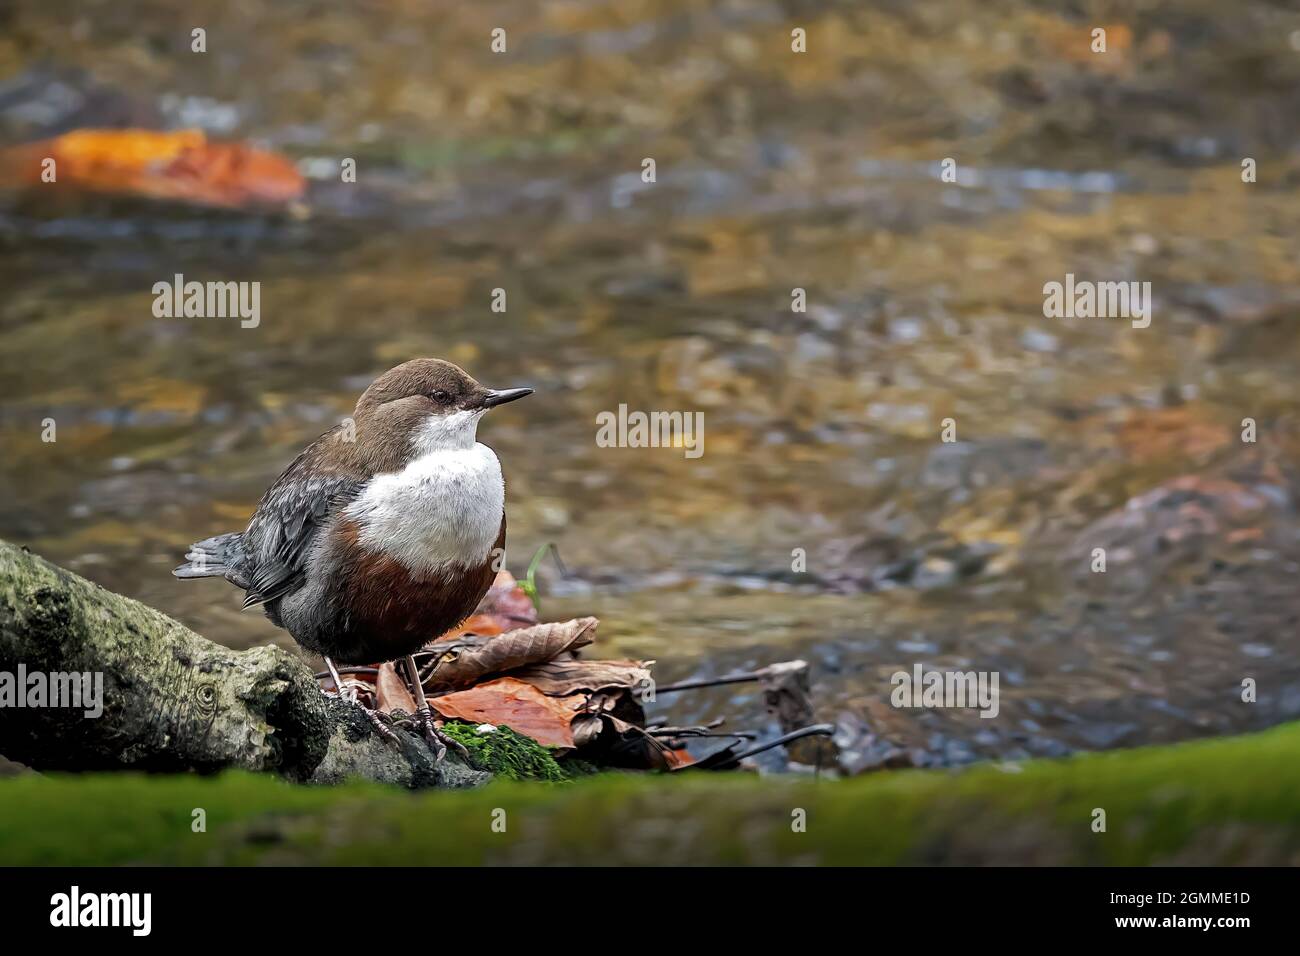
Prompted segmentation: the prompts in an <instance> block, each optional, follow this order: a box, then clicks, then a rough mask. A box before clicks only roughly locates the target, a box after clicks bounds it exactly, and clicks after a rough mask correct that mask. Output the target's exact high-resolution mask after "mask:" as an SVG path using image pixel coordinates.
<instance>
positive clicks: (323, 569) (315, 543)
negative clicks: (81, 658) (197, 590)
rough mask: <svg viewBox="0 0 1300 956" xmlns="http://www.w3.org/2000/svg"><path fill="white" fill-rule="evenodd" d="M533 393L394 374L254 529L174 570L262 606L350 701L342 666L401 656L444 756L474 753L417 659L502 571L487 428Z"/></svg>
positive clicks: (212, 544) (444, 367) (439, 366)
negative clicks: (481, 436)
mask: <svg viewBox="0 0 1300 956" xmlns="http://www.w3.org/2000/svg"><path fill="white" fill-rule="evenodd" d="M532 392H533V390H532V389H531V388H507V389H501V390H497V389H491V388H486V387H484V386H483V385H480V384H479V383H478V382H476V381H475V380H474V379H473V378H471V377H470V376H469V375H467V374H466V373H465V372H464V371H463V370H462V369H460V368H458V367H457V366H455V365H452V364H451V363H450V362H444V361H442V360H441V359H414V360H413V361H410V362H405V363H403V364H402V365H399V366H397V367H396V368H394V369H390V370H389V371H387V372H385V373H384V374H383V375H381V376H379V378H377V379H375V381H374V382H373V383H371V385H370V387H369V388H367V389H366V391H365V394H363V395H362V396H361V398H360V399H359V400H358V401H357V407H356V411H355V412H354V413H353V427H354V429H355V431H354V432H352V430H350V429H348V428H346V427H345V425H343V424H341V425H337V426H335V427H334V428H333V429H331V430H330V431H328V432H326V433H325V434H324V435H322V436H321V437H320V438H318V439H316V441H314V442H312V444H310V445H309V446H308V447H307V449H306V450H305V451H304V452H303V453H302V454H300V455H299V456H298V457H297V458H295V459H294V460H293V463H292V464H290V465H289V467H288V468H286V469H285V470H284V473H283V474H281V475H280V477H279V478H277V479H276V480H275V483H274V484H272V485H271V487H270V488H269V489H268V490H267V492H266V494H265V495H263V496H262V500H261V502H260V503H259V504H258V506H257V511H256V512H254V514H253V517H252V519H251V520H250V521H249V523H248V528H247V529H246V530H245V531H239V532H234V533H231V534H220V535H217V536H216V537H213V538H208V539H206V540H204V541H199V542H196V543H195V544H194V545H192V546H191V549H190V551H189V553H188V554H187V555H186V558H187V559H188V561H189V563H187V564H183V565H181V566H180V567H179V568H177V569H176V570H175V571H173V572H172V573H173V574H175V575H176V576H177V577H178V578H201V577H221V578H225V579H226V580H227V581H229V582H230V583H232V584H234V585H235V586H237V587H240V588H243V589H244V590H245V591H246V592H247V596H246V597H245V599H244V607H245V608H248V607H253V606H255V605H258V604H260V605H262V606H263V608H264V609H265V611H266V616H267V617H268V618H270V619H271V622H272V623H273V624H275V625H276V626H277V627H282V628H284V629H285V630H287V631H288V632H289V634H290V635H292V637H293V639H294V640H295V641H297V642H298V643H299V644H301V645H302V646H303V647H305V648H306V649H307V650H309V651H314V652H315V653H317V654H320V655H321V656H323V657H324V658H325V663H326V666H327V667H328V668H329V670H330V673H331V675H332V676H333V678H334V683H335V686H336V687H338V688H339V690H340V692H342V685H341V684H340V683H339V676H338V669H337V667H336V666H335V663H334V662H335V661H338V662H340V663H344V664H371V663H375V662H378V661H393V660H398V659H404V660H405V667H406V672H407V677H408V679H409V680H410V682H411V690H412V692H413V694H414V697H415V702H416V706H417V716H418V717H419V719H420V723H421V726H422V727H423V729H424V733H425V736H426V737H427V738H428V739H429V743H430V744H431V745H432V746H433V748H434V751H435V753H436V754H437V756H438V759H442V757H443V756H444V755H445V754H446V746H447V745H448V744H450V745H452V746H453V747H455V748H456V749H457V750H461V751H462V752H463V748H461V747H460V745H459V744H457V743H455V741H453V740H451V738H449V737H446V736H445V735H444V734H442V733H441V732H440V731H439V730H437V729H436V728H435V726H434V723H433V717H432V714H431V711H430V708H429V704H428V701H427V700H426V699H425V695H424V689H423V687H421V685H420V678H419V674H418V672H417V670H416V667H415V661H414V659H413V658H412V657H411V655H412V654H414V653H415V652H416V651H417V650H419V649H420V648H421V647H423V646H424V645H425V644H426V643H427V642H429V641H432V640H433V639H434V638H436V637H437V636H438V635H439V634H442V633H444V632H445V631H447V630H448V629H449V628H452V627H454V626H456V625H457V624H459V623H460V622H461V621H463V620H464V619H465V618H466V617H468V616H469V615H470V614H471V613H473V611H474V608H475V607H477V606H478V603H479V601H480V600H481V599H482V598H483V595H484V594H486V593H487V590H488V588H489V587H490V586H491V584H492V581H493V578H494V577H495V574H496V572H495V568H497V567H500V561H499V560H497V559H498V556H504V548H505V543H506V514H505V482H504V480H503V479H502V477H501V463H500V462H499V461H498V460H497V456H496V454H495V453H494V452H493V451H492V449H491V448H488V447H487V446H486V445H482V444H479V443H478V441H477V438H476V431H477V428H478V421H479V419H480V418H481V417H482V416H483V414H484V413H485V412H486V411H487V410H488V409H490V408H495V407H496V406H497V405H504V404H505V403H506V402H513V401H515V400H516V399H519V398H523V397H524V396H526V395H531V394H532ZM349 439H354V440H349ZM370 717H371V720H372V721H373V722H374V724H375V726H376V727H377V728H378V729H379V730H380V732H381V733H383V734H384V735H385V736H388V737H390V738H391V737H392V731H391V730H390V729H388V728H387V727H386V726H384V724H383V723H382V721H380V720H379V719H378V717H377V715H375V714H374V713H373V712H371V713H370Z"/></svg>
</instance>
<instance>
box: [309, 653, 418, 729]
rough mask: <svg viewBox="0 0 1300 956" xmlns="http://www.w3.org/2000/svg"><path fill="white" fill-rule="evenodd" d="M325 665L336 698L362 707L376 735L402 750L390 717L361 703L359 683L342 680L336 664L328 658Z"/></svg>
mask: <svg viewBox="0 0 1300 956" xmlns="http://www.w3.org/2000/svg"><path fill="white" fill-rule="evenodd" d="M325 665H326V666H327V667H328V668H329V672H330V676H331V677H332V678H333V680H334V693H335V696H337V697H338V698H339V699H340V700H346V701H347V702H348V703H350V704H356V705H357V706H358V707H360V708H361V712H362V713H364V714H365V715H366V719H367V720H369V721H370V726H371V727H373V728H374V730H375V733H377V734H378V735H379V736H380V737H382V738H383V739H384V741H385V742H387V743H390V744H395V745H397V746H398V747H399V748H400V747H401V745H402V742H401V740H400V739H398V736H397V731H395V730H393V728H392V727H390V726H389V724H388V717H387V716H386V715H385V714H381V713H380V712H379V711H377V710H374V709H373V708H370V707H367V706H366V705H365V704H363V703H361V697H360V692H361V685H360V683H359V682H357V681H345V680H343V679H342V678H340V677H339V671H338V668H337V667H335V666H334V662H333V661H332V660H330V659H329V658H328V657H327V658H325Z"/></svg>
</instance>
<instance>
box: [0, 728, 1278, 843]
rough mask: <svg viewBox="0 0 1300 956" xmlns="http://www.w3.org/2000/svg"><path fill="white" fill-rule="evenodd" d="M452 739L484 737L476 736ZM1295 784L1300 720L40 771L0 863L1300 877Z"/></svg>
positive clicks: (18, 791)
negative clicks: (140, 771)
mask: <svg viewBox="0 0 1300 956" xmlns="http://www.w3.org/2000/svg"><path fill="white" fill-rule="evenodd" d="M448 732H449V733H451V734H453V735H456V736H457V739H462V740H464V741H465V744H466V746H467V747H469V746H470V745H471V744H475V745H481V744H482V743H483V742H482V741H473V740H472V739H470V737H469V736H468V735H469V734H472V733H473V728H472V727H469V726H467V725H459V724H451V725H450V728H449V731H448ZM461 735H465V736H461ZM493 736H495V735H493ZM514 736H515V737H516V738H518V735H514ZM509 737H510V735H509V734H508V733H503V734H502V740H507V739H509ZM519 739H522V738H519ZM528 743H529V744H531V747H528V748H519V749H518V750H517V751H516V753H517V755H518V754H522V753H529V752H532V749H531V748H532V747H535V746H536V745H535V744H532V742H531V741H528ZM475 749H476V750H477V749H479V748H478V746H476V748H475ZM484 756H485V757H486V758H487V759H493V755H489V754H484ZM496 757H497V759H500V757H499V754H498V755H496ZM1298 791H1300V723H1295V724H1288V725H1285V726H1282V727H1277V728H1274V729H1272V730H1269V731H1266V732H1264V733H1259V734H1251V735H1249V736H1244V737H1233V738H1223V739H1214V740H1203V741H1196V742H1193V743H1187V744H1181V745H1178V746H1174V747H1151V748H1143V749H1138V750H1126V751H1115V752H1111V753H1104V754H1084V755H1080V756H1078V757H1072V758H1069V759H1065V760H1045V761H1030V762H1027V763H1024V764H1021V765H1017V766H1015V767H998V766H990V765H984V766H978V767H972V768H969V769H966V770H962V771H957V772H950V771H901V772H882V773H876V774H872V775H870V776H866V777H859V778H856V779H853V780H845V781H829V780H822V781H815V780H809V779H806V778H790V777H784V778H782V777H757V776H754V775H750V774H710V773H686V774H659V775H645V774H615V773H603V774H597V775H596V776H594V777H589V778H586V779H581V780H576V781H574V782H573V783H570V784H568V785H567V786H564V787H539V786H537V784H535V783H528V782H520V783H516V782H510V781H499V782H494V783H493V784H491V785H489V786H487V787H484V788H480V789H478V790H468V791H437V792H434V791H425V792H422V793H416V794H411V793H409V792H407V791H405V790H401V789H398V788H395V787H384V786H381V785H379V784H363V783H355V784H347V785H345V786H341V787H306V786H295V785H292V784H287V783H284V782H283V781H280V780H277V779H275V778H273V777H270V776H266V775H254V774H247V773H230V774H223V775H221V776H218V777H200V776H197V775H188V776H168V777H163V776H157V777H144V776H139V775H134V774H87V775H71V774H62V775H60V774H51V775H47V776H38V775H35V774H31V775H23V776H17V777H13V778H9V779H0V864H6V865H23V864H26V865H31V864H63V865H69V864H81V865H104V864H123V863H149V864H152V863H158V864H215V863H221V864H239V865H249V864H284V865H292V864H321V865H330V864H357V865H385V864H393V865H416V864H421V863H425V864H427V863H429V862H431V861H436V862H438V863H439V864H440V865H448V866H451V865H467V864H482V863H513V862H518V863H534V864H535V863H537V862H548V863H569V864H603V865H613V864H649V865H656V864H657V865H665V864H673V865H681V864H713V865H725V864H746V863H766V864H774V863H775V864H789V863H820V864H925V863H967V864H983V863H994V864H1026V863H1037V864H1044V863H1046V864H1068V865H1077V864H1088V865H1095V864H1104V865H1152V864H1157V865H1178V864H1201V865H1234V864H1243V863H1249V864H1258V865H1288V864H1290V865H1294V864H1295V863H1297V862H1300V814H1298V813H1297V812H1296V798H1295V795H1296V793H1297V792H1298ZM194 808H203V809H204V810H205V811H206V815H207V830H206V832H200V833H195V832H194V831H193V829H192V827H191V821H192V818H193V817H192V810H193V809H194ZM1095 809H1104V810H1105V811H1106V824H1107V825H1106V831H1105V832H1103V833H1098V832H1094V831H1093V829H1092V823H1093V811H1094V810H1095ZM796 820H803V821H804V822H805V823H806V825H805V826H804V827H803V828H802V829H800V828H797V827H794V826H792V822H794V821H796ZM501 823H504V828H503V827H502V826H500V825H499V824H501Z"/></svg>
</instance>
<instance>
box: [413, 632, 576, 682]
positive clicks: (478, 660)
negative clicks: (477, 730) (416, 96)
mask: <svg viewBox="0 0 1300 956" xmlns="http://www.w3.org/2000/svg"><path fill="white" fill-rule="evenodd" d="M598 623H599V621H597V619H596V618H594V617H580V618H576V619H574V620H572V621H560V622H556V623H552V624H535V625H533V626H532V627H521V628H517V629H516V630H513V631H506V632H505V633H504V634H498V635H496V636H495V637H463V638H456V639H454V640H451V641H443V640H439V641H437V642H435V643H434V644H432V645H430V646H429V647H428V648H426V653H431V654H433V655H434V657H433V660H434V661H435V664H434V668H433V673H432V674H431V675H430V676H429V677H428V678H426V680H425V685H426V687H427V688H428V689H430V690H445V689H447V688H456V687H467V686H469V685H470V684H473V683H474V682H475V681H477V680H478V679H479V678H481V677H485V676H487V675H489V674H500V673H503V672H505V671H509V670H514V669H515V668H518V667H526V666H528V665H530V664H538V663H541V662H544V661H549V660H551V659H553V658H554V657H556V656H557V655H559V654H562V653H564V652H565V651H569V650H573V649H574V648H578V647H585V646H586V645H588V644H590V643H591V642H592V640H593V637H594V633H595V630H596V625H597V624H598Z"/></svg>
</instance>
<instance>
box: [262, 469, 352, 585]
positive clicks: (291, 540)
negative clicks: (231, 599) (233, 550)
mask: <svg viewBox="0 0 1300 956" xmlns="http://www.w3.org/2000/svg"><path fill="white" fill-rule="evenodd" d="M296 464H297V462H295V465H296ZM297 471H298V469H296V468H295V467H293V466H290V468H289V470H287V471H286V472H285V473H284V475H282V476H281V477H280V479H279V480H278V481H277V482H276V483H275V484H274V485H272V486H271V488H270V490H268V491H267V493H266V495H265V497H263V499H262V503H261V504H259V505H258V506H257V513H256V514H255V515H253V520H252V521H251V522H250V523H249V525H248V531H247V532H246V533H245V536H244V547H245V550H246V551H247V553H248V556H249V564H250V566H251V573H250V575H249V587H248V594H247V596H246V597H245V598H244V607H245V608H249V607H253V606H255V605H258V604H265V603H267V602H268V601H274V600H276V599H278V598H281V597H283V596H284V595H285V594H287V593H289V592H290V591H292V590H294V589H295V588H297V587H298V586H299V585H300V584H301V583H302V581H303V578H304V576H305V574H306V565H307V559H308V557H309V555H310V552H311V546H312V542H313V541H314V540H315V539H316V535H317V532H319V531H320V530H321V529H322V528H323V527H325V526H326V525H328V524H329V522H330V519H331V518H333V516H334V515H335V514H336V513H337V512H338V511H339V510H340V509H341V508H343V507H345V506H346V505H347V503H348V502H350V501H351V500H352V499H353V498H355V497H356V495H357V493H358V492H359V491H360V490H361V487H362V485H364V483H365V482H364V481H363V480H361V479H359V478H357V477H355V476H352V475H340V474H332V475H313V476H311V477H305V476H302V475H299V474H296V472H297Z"/></svg>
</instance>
